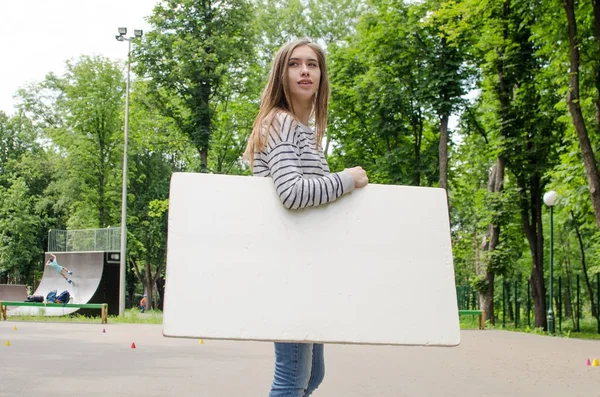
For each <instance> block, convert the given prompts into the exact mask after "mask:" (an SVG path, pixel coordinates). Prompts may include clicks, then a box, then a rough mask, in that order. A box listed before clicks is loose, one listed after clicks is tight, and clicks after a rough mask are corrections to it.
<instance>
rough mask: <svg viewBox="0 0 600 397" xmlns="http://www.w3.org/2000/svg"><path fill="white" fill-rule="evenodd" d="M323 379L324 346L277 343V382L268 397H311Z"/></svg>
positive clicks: (274, 380)
mask: <svg viewBox="0 0 600 397" xmlns="http://www.w3.org/2000/svg"><path fill="white" fill-rule="evenodd" d="M324 377H325V361H324V359H323V344H321V343H282V342H275V378H274V379H273V384H272V385H271V392H270V393H269V397H308V396H310V395H311V394H312V392H314V391H315V390H316V388H317V387H319V385H320V384H321V382H322V381H323V378H324Z"/></svg>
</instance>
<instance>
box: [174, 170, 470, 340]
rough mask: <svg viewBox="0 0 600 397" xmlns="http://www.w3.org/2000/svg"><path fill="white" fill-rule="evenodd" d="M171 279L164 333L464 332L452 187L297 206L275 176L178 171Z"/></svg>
mask: <svg viewBox="0 0 600 397" xmlns="http://www.w3.org/2000/svg"><path fill="white" fill-rule="evenodd" d="M166 278H167V280H166V293H165V305H164V335H165V336H172V337H190V338H206V339H211V338H214V339H234V340H262V341H303V342H324V343H353V344H392V345H435V346H456V345H458V344H459V343H460V333H459V321H458V307H457V301H456V290H455V283H454V267H453V261H452V248H451V242H450V228H449V221H448V208H447V204H446V194H445V191H444V190H442V189H436V188H421V187H406V186H386V185H368V186H367V187H365V188H363V189H358V190H355V191H354V192H352V193H350V194H348V195H345V196H343V197H341V198H340V199H339V200H338V201H336V202H333V203H331V204H328V205H324V206H320V207H315V208H307V209H304V210H286V209H285V208H283V206H282V205H281V202H280V200H279V197H278V196H277V195H276V193H275V189H274V186H273V181H272V180H271V179H270V178H256V177H240V176H223V175H209V174H193V173H176V174H174V175H173V177H172V180H171V192H170V202H169V235H168V252H167V277H166Z"/></svg>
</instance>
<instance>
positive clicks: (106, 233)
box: [48, 227, 121, 252]
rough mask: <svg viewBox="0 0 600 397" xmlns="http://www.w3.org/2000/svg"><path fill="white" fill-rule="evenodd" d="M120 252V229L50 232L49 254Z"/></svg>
mask: <svg viewBox="0 0 600 397" xmlns="http://www.w3.org/2000/svg"><path fill="white" fill-rule="evenodd" d="M120 250H121V228H120V227H107V228H105V229H76V230H50V231H48V252H90V251H116V252H118V251H120Z"/></svg>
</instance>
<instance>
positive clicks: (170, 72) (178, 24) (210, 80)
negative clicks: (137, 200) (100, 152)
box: [134, 0, 254, 171]
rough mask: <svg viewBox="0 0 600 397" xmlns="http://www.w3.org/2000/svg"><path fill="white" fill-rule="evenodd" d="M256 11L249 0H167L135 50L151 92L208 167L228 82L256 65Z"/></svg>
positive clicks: (239, 78)
mask: <svg viewBox="0 0 600 397" xmlns="http://www.w3.org/2000/svg"><path fill="white" fill-rule="evenodd" d="M252 14H253V13H252V8H251V6H250V4H249V3H248V2H247V1H246V0H213V1H205V0H165V1H163V2H161V3H159V4H158V5H157V6H156V7H155V9H154V12H153V14H152V15H151V16H150V17H149V20H148V21H149V22H150V24H151V25H152V27H153V30H152V31H150V32H148V33H147V34H146V35H145V36H144V39H143V42H142V44H141V45H140V46H137V47H135V49H134V57H135V59H136V60H137V64H136V65H135V67H134V70H135V71H136V72H137V73H138V75H140V76H147V77H149V78H150V80H149V81H148V85H149V91H148V92H147V95H149V96H150V97H151V98H152V99H153V100H154V101H155V104H156V106H157V107H158V108H159V109H160V111H161V113H162V114H163V115H165V116H168V117H170V118H171V119H172V120H173V121H174V123H175V125H176V126H177V128H178V129H179V130H180V131H181V132H182V133H184V134H185V135H186V136H187V137H188V138H189V139H190V142H191V143H192V144H193V146H194V147H195V148H196V150H197V152H198V154H199V156H200V166H199V169H200V170H203V171H205V170H206V169H207V167H208V152H209V147H210V137H211V134H212V133H213V132H214V128H215V109H216V106H217V104H218V103H219V102H221V101H223V100H224V98H226V97H227V96H228V94H229V92H228V91H227V90H224V87H225V86H224V84H223V83H224V82H225V80H230V81H238V82H239V81H242V80H243V78H244V76H245V73H246V71H247V70H249V69H250V65H251V64H252V60H253V37H254V32H253V28H252V24H251V21H252ZM227 87H229V88H231V87H232V85H228V86H227Z"/></svg>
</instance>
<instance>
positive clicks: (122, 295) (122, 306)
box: [115, 28, 143, 316]
mask: <svg viewBox="0 0 600 397" xmlns="http://www.w3.org/2000/svg"><path fill="white" fill-rule="evenodd" d="M126 34H127V28H119V34H118V35H117V36H115V38H116V39H117V40H118V41H127V44H128V49H127V83H126V86H125V128H124V130H123V192H122V197H121V253H120V255H119V260H120V276H119V316H123V315H124V314H125V277H126V275H127V272H126V269H127V141H128V132H129V131H128V130H129V83H130V80H129V76H130V73H131V42H132V41H133V40H135V39H138V38H140V37H142V34H143V32H142V31H141V30H135V34H134V36H133V37H125V35H126Z"/></svg>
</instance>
